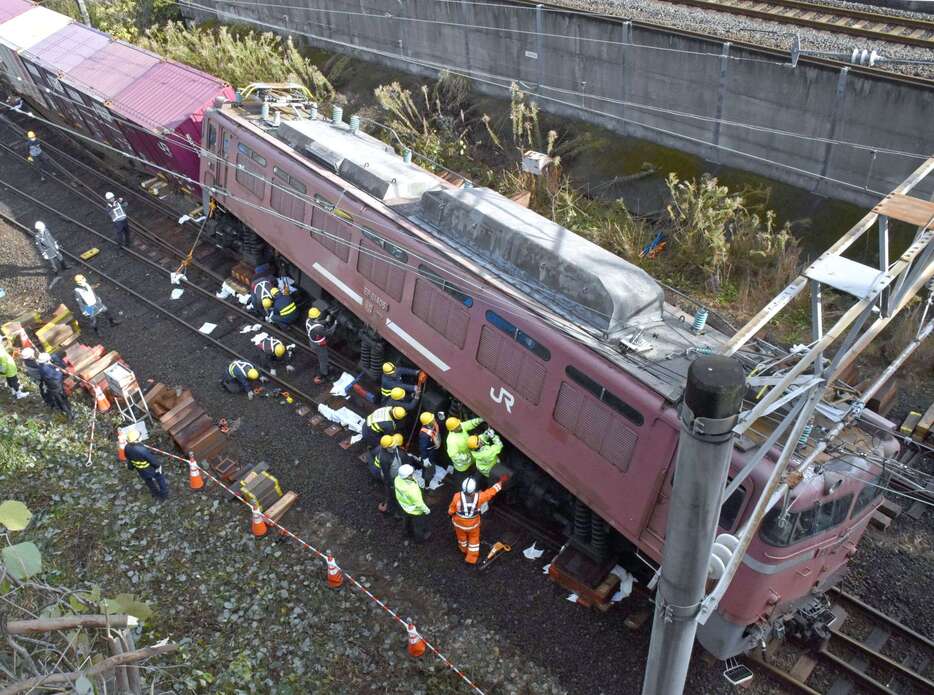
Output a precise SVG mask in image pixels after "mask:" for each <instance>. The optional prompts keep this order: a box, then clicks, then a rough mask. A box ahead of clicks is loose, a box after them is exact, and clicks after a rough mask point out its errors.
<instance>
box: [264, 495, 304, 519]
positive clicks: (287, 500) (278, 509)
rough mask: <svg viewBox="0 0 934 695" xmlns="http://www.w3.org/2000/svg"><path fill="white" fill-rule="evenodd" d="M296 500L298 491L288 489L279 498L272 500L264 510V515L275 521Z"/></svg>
mask: <svg viewBox="0 0 934 695" xmlns="http://www.w3.org/2000/svg"><path fill="white" fill-rule="evenodd" d="M296 502H298V493H297V492H293V491H292V490H289V491H288V492H287V493H285V494H284V495H282V497H280V498H279V499H277V500H276V501H275V502H273V504H272V506H271V507H270V508H269V509H267V510H266V516H268V517H269V518H270V519H272V520H273V521H275V522H277V523H278V521H279V519H281V518H282V517H283V516H284V515H285V513H286V512H287V511H289V509H291V508H292V506H293V505H294V504H295V503H296Z"/></svg>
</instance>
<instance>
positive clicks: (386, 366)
mask: <svg viewBox="0 0 934 695" xmlns="http://www.w3.org/2000/svg"><path fill="white" fill-rule="evenodd" d="M395 373H396V365H394V364H393V363H392V362H383V374H395Z"/></svg>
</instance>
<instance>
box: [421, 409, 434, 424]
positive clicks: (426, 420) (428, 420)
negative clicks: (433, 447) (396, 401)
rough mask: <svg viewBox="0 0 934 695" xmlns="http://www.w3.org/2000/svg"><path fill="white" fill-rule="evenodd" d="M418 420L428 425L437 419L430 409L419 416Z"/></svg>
mask: <svg viewBox="0 0 934 695" xmlns="http://www.w3.org/2000/svg"><path fill="white" fill-rule="evenodd" d="M418 421H419V422H420V423H422V424H423V425H427V424H429V423H431V422H434V421H435V416H434V415H432V414H431V413H429V412H428V411H425V412H424V413H422V414H421V415H419V416H418Z"/></svg>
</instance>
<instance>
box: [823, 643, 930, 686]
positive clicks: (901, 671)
mask: <svg viewBox="0 0 934 695" xmlns="http://www.w3.org/2000/svg"><path fill="white" fill-rule="evenodd" d="M834 640H839V641H840V642H842V643H843V644H845V645H846V646H847V647H848V648H850V649H855V650H857V651H858V652H860V653H861V654H863V655H865V656H866V657H868V658H870V659H875V660H876V661H878V662H880V663H882V664H884V665H885V667H886V668H889V669H892V670H893V671H895V673H896V674H897V675H899V676H902V677H904V678H907V679H908V680H911V681H913V682H914V683H915V684H916V685H920V686H921V687H923V688H924V689H925V691H926V692H929V693H934V681H930V680H928V679H927V678H925V677H924V676H923V675H921V674H920V673H918V672H917V671H912V670H911V669H910V668H907V667H906V666H903V665H902V664H900V663H898V662H897V661H895V660H894V659H891V658H889V657H887V656H886V655H885V654H883V653H882V652H880V651H876V650H875V649H872V648H870V647H867V646H866V645H865V644H863V643H862V642H860V641H859V640H857V639H854V638H853V637H850V636H849V635H845V634H843V633H842V632H837V631H832V632H831V633H830V642H833V641H834ZM828 646H829V644H825V645H824V646H823V647H822V648H821V651H823V652H824V654H825V655H826V656H828V657H831V658H832V659H834V660H836V659H839V658H840V657H838V656H837V655H835V654H833V653H832V652H830V651H828ZM860 673H862V675H860V676H857V677H858V678H859V679H860V680H867V681H869V680H872V681H873V682H872V683H871V685H872V687H878V686H879V685H881V686H882V687H883V688H885V690H884V691H883V692H885V693H886V694H888V693H893V694H895V693H896V691H894V690H892V689H890V688H888V686H885V685H884V684H881V683H878V681H875V680H874V679H872V678H870V677H869V676H868V675H866V674H865V673H864V672H862V671H860Z"/></svg>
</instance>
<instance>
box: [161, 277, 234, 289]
mask: <svg viewBox="0 0 934 695" xmlns="http://www.w3.org/2000/svg"><path fill="white" fill-rule="evenodd" d="M182 280H184V281H185V282H188V276H187V275H185V273H169V282H171V283H172V284H173V285H181V284H182ZM221 287H222V288H223V285H221Z"/></svg>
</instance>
